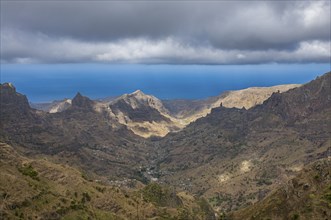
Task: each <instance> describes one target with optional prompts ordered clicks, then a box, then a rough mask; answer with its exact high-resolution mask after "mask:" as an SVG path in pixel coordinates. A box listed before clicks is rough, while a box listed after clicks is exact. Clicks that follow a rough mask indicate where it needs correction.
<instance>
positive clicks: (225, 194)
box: [0, 72, 331, 219]
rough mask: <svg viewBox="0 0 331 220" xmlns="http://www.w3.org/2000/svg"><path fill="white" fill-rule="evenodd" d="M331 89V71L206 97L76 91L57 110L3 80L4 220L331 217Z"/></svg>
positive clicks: (1, 134) (2, 168)
mask: <svg viewBox="0 0 331 220" xmlns="http://www.w3.org/2000/svg"><path fill="white" fill-rule="evenodd" d="M330 85H331V73H330V72H329V73H326V74H324V75H323V76H321V77H318V78H317V79H315V80H313V81H311V82H309V83H307V84H305V85H302V86H298V85H288V86H281V87H274V88H251V89H246V90H242V91H232V92H226V93H224V94H222V95H220V96H218V97H213V98H210V99H206V100H200V101H179V100H177V101H173V102H171V101H160V100H158V99H157V98H155V97H153V96H150V95H145V94H144V93H142V92H141V91H136V92H134V93H132V94H127V95H123V96H121V97H118V98H116V99H114V100H112V101H109V102H101V101H95V100H91V99H89V98H88V97H85V96H83V95H81V94H80V93H78V94H77V95H76V96H75V97H74V98H73V99H72V101H71V104H70V106H68V107H67V108H66V109H64V110H63V111H60V112H55V113H49V112H45V111H41V110H36V109H33V108H31V107H30V106H29V102H28V100H27V98H26V97H25V96H24V95H22V94H19V93H17V92H16V89H15V87H14V86H13V85H12V84H10V83H5V84H2V85H1V86H0V94H1V109H0V113H1V115H0V117H1V124H0V126H1V127H0V129H1V133H0V140H1V142H2V144H1V154H0V156H1V158H0V159H1V161H0V162H1V163H0V164H1V181H0V187H1V188H0V193H2V197H1V200H0V201H1V204H0V207H1V213H2V217H3V216H4V218H8V219H15V218H16V217H17V216H18V217H20V216H21V215H23V216H22V218H26V216H30V217H35V216H36V217H37V218H40V219H47V218H49V217H48V216H53V217H54V219H60V218H67V219H72V218H75V216H78V215H81V216H86V218H88V217H90V218H97V217H96V216H98V218H100V219H102V218H104V219H111V218H113V219H120V218H123V219H132V218H138V219H214V218H221V219H222V218H223V219H224V218H225V219H227V218H230V219H231V218H233V219H252V218H253V219H254V218H255V219H263V218H271V219H288V218H289V219H291V218H293V219H298V218H303V219H309V218H310V217H316V218H319V217H322V218H323V219H324V216H326V217H325V218H329V217H330V213H329V212H328V210H327V208H328V206H329V205H330V204H329V203H330V201H329V198H328V194H329V191H328V187H329V186H328V183H329V171H328V170H329V168H330V164H329V158H330V145H331V140H330V135H331V127H330V125H331V117H330V115H331V96H330V94H331V91H330V90H331V86H330ZM260 91H264V92H260ZM208 112H209V113H208ZM207 113H208V114H207ZM197 115H199V116H197ZM172 131H175V132H172ZM168 132H170V133H168ZM155 136H159V137H155ZM160 136H161V137H162V136H164V137H163V138H160ZM147 137H149V138H147ZM316 164H317V165H316ZM318 164H319V165H318ZM316 166H319V167H320V168H318V169H320V170H316V169H315V168H314V167H316ZM311 175H315V176H316V175H319V177H318V178H316V179H314V178H313V179H312V178H311ZM14 180H19V181H16V182H15V181H14ZM9 183H10V184H9ZM301 183H302V184H303V185H302V184H301ZM306 183H307V184H308V185H309V187H308V188H307V187H306V188H305V187H304V186H305V184H306ZM15 184H16V185H15ZM11 187H14V188H11ZM15 187H16V188H15ZM100 187H101V188H100ZM102 187H104V188H105V192H107V193H105V194H103V192H101V191H102V190H101V191H100V190H99V189H103V188H102ZM284 187H285V188H286V190H289V191H287V193H286V199H288V200H287V201H288V205H287V206H286V207H288V209H286V210H285V211H284V207H283V202H281V201H284V198H285V197H284V196H283V194H281V192H283V191H282V190H283V189H284ZM300 187H301V188H300ZM302 187H304V188H305V189H303V188H302ZM12 189H21V191H18V192H21V193H15V192H16V190H12ZM304 190H306V191H304ZM67 191H70V192H67ZM75 192H77V193H76V194H77V195H76V194H75ZM86 193H87V194H86ZM298 194H300V196H301V195H302V196H301V197H297V195H298ZM311 194H313V196H311ZM87 195H88V196H87ZM115 198H118V199H115ZM304 198H305V200H304ZM307 198H309V199H310V200H309V203H307V204H308V205H309V210H311V211H309V210H308V211H309V212H307V213H306V212H305V210H304V209H303V208H302V206H298V205H296V204H295V202H298V204H303V202H304V201H306V200H307ZM62 200H63V201H62ZM46 201H47V202H46ZM64 201H66V202H64ZM291 201H293V202H291ZM327 202H329V203H327ZM102 204H104V205H102ZM107 204H112V205H110V206H108V205H107ZM138 204H139V205H138ZM305 204H306V203H305ZM140 205H141V206H140ZM59 207H60V208H59ZM137 207H138V208H137ZM58 209H60V210H58ZM267 209H272V210H273V211H269V210H267ZM41 210H46V211H45V212H42V211H41ZM142 210H144V211H142ZM266 210H267V211H266ZM324 211H325V212H324ZM320 212H321V213H322V214H318V213H320ZM282 213H284V214H282ZM15 216H16V217H15ZM297 216H299V217H297Z"/></svg>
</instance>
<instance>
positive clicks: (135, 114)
mask: <svg viewBox="0 0 331 220" xmlns="http://www.w3.org/2000/svg"><path fill="white" fill-rule="evenodd" d="M299 86H300V85H299V84H289V85H280V86H272V87H252V88H247V89H243V90H237V91H228V92H225V93H222V94H220V95H219V96H215V97H211V98H207V99H202V100H159V99H158V98H156V97H154V96H152V95H146V94H144V93H143V92H142V91H140V90H137V91H135V92H133V93H131V94H124V95H122V96H120V97H109V98H105V99H102V100H94V101H95V105H96V106H97V105H98V106H103V108H104V109H106V110H109V112H111V114H112V115H113V116H115V117H116V118H117V120H118V121H119V122H120V123H121V124H124V125H126V126H127V127H128V128H129V129H130V130H132V131H133V132H134V133H135V134H137V135H139V136H142V137H150V136H160V137H163V136H165V135H166V134H168V133H169V132H173V131H179V130H180V129H182V128H183V127H185V126H186V125H187V124H189V123H191V122H192V121H195V120H196V119H198V118H200V117H204V116H206V115H207V114H209V113H210V111H211V109H213V108H216V107H219V106H220V105H221V103H222V105H223V106H224V107H228V108H232V107H235V108H246V109H249V108H251V107H254V106H256V105H259V104H262V103H263V101H265V100H266V99H268V98H269V97H270V96H271V95H272V93H274V92H278V91H279V92H285V91H287V90H289V89H293V88H296V87H299ZM71 102H72V100H71V99H64V100H57V101H53V102H51V103H30V106H31V107H32V108H35V109H38V110H42V111H45V112H49V113H57V112H62V111H65V110H67V109H68V108H69V107H70V106H71ZM96 108H97V107H96Z"/></svg>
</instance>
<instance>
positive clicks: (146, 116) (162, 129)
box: [109, 90, 181, 137]
mask: <svg viewBox="0 0 331 220" xmlns="http://www.w3.org/2000/svg"><path fill="white" fill-rule="evenodd" d="M109 108H110V110H111V112H112V113H113V114H114V115H115V116H116V118H117V120H118V121H119V122H120V123H121V124H123V125H126V126H127V127H128V128H129V129H130V130H132V131H133V132H134V133H135V134H137V135H139V136H142V137H150V136H165V135H166V134H167V133H168V132H170V131H178V130H179V129H180V127H181V124H180V123H179V121H178V120H177V119H175V118H174V117H172V116H171V115H170V114H169V111H168V110H167V109H166V108H165V107H164V106H163V103H162V102H161V101H160V100H159V99H157V98H156V97H154V96H151V95H146V94H144V93H143V92H142V91H140V90H137V91H135V92H133V93H131V94H125V95H123V96H120V97H119V98H117V99H115V100H114V101H112V102H111V103H110V104H109Z"/></svg>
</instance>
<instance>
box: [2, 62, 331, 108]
mask: <svg viewBox="0 0 331 220" xmlns="http://www.w3.org/2000/svg"><path fill="white" fill-rule="evenodd" d="M328 71H330V64H263V65H136V64H127V65H124V64H123V65H119V64H117V65H114V64H1V73H0V76H1V83H4V82H12V83H13V84H14V86H15V87H16V89H17V91H18V92H20V93H22V94H25V95H27V97H28V99H29V101H31V102H35V103H38V102H39V103H40V102H50V101H52V100H60V99H63V98H72V97H74V96H75V94H76V93H77V92H80V93H82V94H83V95H85V96H88V97H90V98H92V99H97V98H104V97H108V96H119V95H122V94H124V93H131V92H134V91H135V90H137V89H140V90H142V91H143V92H144V93H146V94H152V95H154V96H156V97H158V98H160V99H202V98H206V97H210V96H215V95H218V94H220V93H222V92H224V91H227V90H238V89H244V88H247V87H252V86H273V85H279V84H292V83H306V82H309V81H310V80H313V79H315V78H316V77H317V76H319V75H322V74H324V73H326V72H328Z"/></svg>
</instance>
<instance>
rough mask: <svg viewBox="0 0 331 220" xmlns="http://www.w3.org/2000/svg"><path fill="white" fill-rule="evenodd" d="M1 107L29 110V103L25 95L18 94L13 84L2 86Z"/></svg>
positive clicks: (0, 89)
mask: <svg viewBox="0 0 331 220" xmlns="http://www.w3.org/2000/svg"><path fill="white" fill-rule="evenodd" d="M0 96H1V106H2V107H4V105H14V106H17V108H22V109H27V108H29V102H28V99H27V98H26V96H25V95H22V94H20V93H17V92H16V88H15V86H14V85H13V84H12V83H3V84H0Z"/></svg>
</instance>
